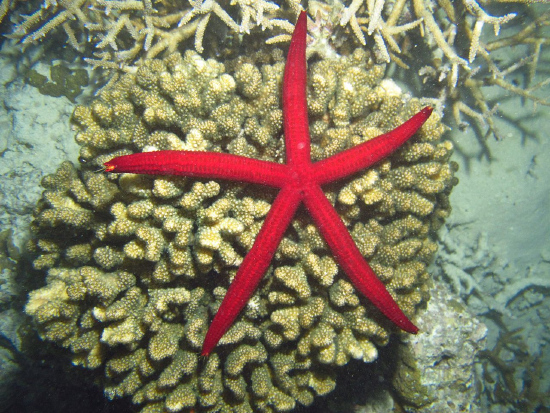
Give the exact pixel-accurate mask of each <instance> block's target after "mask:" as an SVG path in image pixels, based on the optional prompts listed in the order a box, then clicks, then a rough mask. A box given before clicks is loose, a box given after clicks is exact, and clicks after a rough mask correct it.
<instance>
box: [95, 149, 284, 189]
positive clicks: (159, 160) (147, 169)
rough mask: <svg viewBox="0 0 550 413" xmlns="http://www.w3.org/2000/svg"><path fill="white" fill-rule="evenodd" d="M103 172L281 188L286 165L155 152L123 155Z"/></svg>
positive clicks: (212, 155) (204, 154) (210, 154)
mask: <svg viewBox="0 0 550 413" xmlns="http://www.w3.org/2000/svg"><path fill="white" fill-rule="evenodd" d="M104 165H105V171H106V172H116V173H122V172H128V173H139V174H147V175H181V176H194V177H198V178H210V179H228V180H235V181H240V182H248V183H255V184H262V185H268V186H273V187H277V188H281V187H282V186H283V185H284V184H285V183H286V182H287V181H288V173H289V172H288V171H289V170H288V166H286V165H284V164H279V163H275V162H268V161H260V160H258V159H252V158H246V157H244V156H238V155H232V154H227V153H217V152H191V151H155V152H141V153H134V154H132V155H123V156H118V157H116V158H113V159H111V160H110V161H108V162H105V164H104Z"/></svg>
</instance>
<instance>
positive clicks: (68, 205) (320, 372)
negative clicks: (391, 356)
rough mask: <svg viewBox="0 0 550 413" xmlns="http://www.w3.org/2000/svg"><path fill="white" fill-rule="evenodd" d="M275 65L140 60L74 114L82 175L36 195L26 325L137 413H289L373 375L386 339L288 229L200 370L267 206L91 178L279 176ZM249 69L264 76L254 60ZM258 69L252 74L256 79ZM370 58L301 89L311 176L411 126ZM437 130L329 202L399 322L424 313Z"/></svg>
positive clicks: (221, 185) (176, 186) (439, 218)
mask: <svg viewBox="0 0 550 413" xmlns="http://www.w3.org/2000/svg"><path fill="white" fill-rule="evenodd" d="M280 56H281V54H280V52H273V53H272V54H271V55H270V56H269V55H266V54H262V53H259V54H257V55H256V56H254V57H249V58H239V59H237V60H235V61H233V62H230V63H228V64H227V67H226V66H225V65H223V64H221V63H219V62H217V61H215V60H212V59H209V60H205V59H203V58H202V57H200V56H199V55H198V54H197V53H195V52H192V51H187V52H186V53H185V55H184V56H181V55H179V54H172V55H170V56H169V57H168V58H166V59H164V60H163V61H161V60H147V61H146V62H145V63H144V64H143V65H142V66H140V67H139V69H138V70H137V71H136V72H135V73H129V74H126V75H125V76H124V77H122V78H121V79H120V80H119V81H118V82H117V83H116V84H114V85H113V87H112V88H111V89H109V90H105V91H103V92H102V93H101V95H100V96H99V98H98V99H96V100H95V101H94V102H93V103H92V104H91V105H90V106H79V107H77V108H76V110H75V112H74V115H73V120H74V123H75V125H76V127H77V129H78V134H77V137H76V139H77V142H79V144H80V145H81V146H82V148H81V153H80V160H81V164H80V168H75V167H74V166H73V165H72V164H71V163H69V162H66V163H64V164H63V165H62V166H61V167H60V168H59V170H58V171H57V172H56V173H55V174H53V175H50V176H47V177H46V178H45V179H44V180H43V186H44V188H45V191H44V194H43V197H42V200H41V201H40V202H39V204H38V205H37V208H36V211H35V220H34V223H33V232H34V240H33V241H32V242H31V249H32V250H33V251H34V252H35V254H36V259H35V261H34V266H35V268H36V269H37V270H41V271H44V272H47V276H46V279H45V285H44V286H43V287H42V288H39V289H37V290H34V291H32V292H31V293H30V297H29V301H28V303H27V306H26V311H27V313H28V314H29V315H31V316H32V318H33V319H34V321H35V322H36V323H37V325H38V328H39V331H40V333H41V335H42V337H43V338H44V339H46V340H50V341H53V342H56V343H58V344H59V345H61V346H63V347H65V348H67V349H68V351H70V352H71V353H72V359H73V362H74V363H75V364H77V365H81V366H84V367H87V368H90V369H97V371H98V374H99V376H103V383H104V386H105V392H106V394H107V396H108V397H109V398H117V397H124V396H131V397H132V400H133V402H134V403H135V404H139V405H141V407H142V409H143V411H144V412H153V411H174V412H175V411H184V410H186V409H187V410H189V409H191V408H193V409H196V410H198V411H211V410H220V411H228V410H229V409H231V411H241V412H247V411H249V412H251V411H289V410H291V409H293V408H294V407H295V406H296V405H297V404H303V405H309V404H311V403H312V401H313V398H314V397H315V396H316V395H323V394H327V393H329V392H330V391H331V390H332V389H333V388H334V385H335V374H336V372H335V369H334V367H335V366H342V365H344V364H346V363H347V362H348V361H349V360H350V359H351V358H354V359H361V360H363V361H365V362H372V361H373V360H375V359H376V358H377V354H378V352H377V346H379V345H384V344H385V343H387V341H388V339H389V334H390V333H391V332H392V331H393V327H392V326H391V325H389V324H388V322H387V320H385V319H384V318H383V317H381V316H380V315H378V314H377V313H376V311H374V309H373V308H372V306H371V305H370V304H369V303H368V302H367V301H366V300H363V299H362V298H360V297H359V296H358V295H357V294H355V292H354V289H353V287H352V286H351V284H349V283H348V282H347V281H346V280H345V277H343V275H342V274H340V273H339V270H338V268H337V266H336V264H335V262H334V260H333V258H332V256H331V255H330V251H329V250H328V249H327V248H326V246H325V244H324V242H323V240H322V238H321V236H320V234H319V233H318V232H317V230H316V228H315V226H314V225H312V223H311V222H310V221H309V219H308V218H307V216H306V215H305V214H304V215H302V214H298V215H297V217H296V218H295V220H294V221H293V223H292V226H291V230H290V231H288V232H287V234H286V236H285V238H284V239H283V241H282V243H281V245H280V247H279V249H278V251H277V253H276V256H275V258H274V261H273V265H272V268H271V269H270V270H269V271H268V274H267V275H266V277H265V278H264V280H263V282H262V284H260V287H259V289H258V291H257V292H256V293H255V295H254V296H253V297H252V299H251V301H250V302H249V304H248V305H247V306H246V307H245V310H244V311H243V313H242V314H241V315H240V316H239V318H238V319H237V322H236V323H235V325H234V326H233V327H232V328H231V329H230V330H229V331H228V332H227V334H226V335H225V336H224V337H223V338H222V340H221V341H220V344H219V346H218V347H216V349H215V351H214V353H213V354H212V355H211V356H210V357H209V358H208V359H204V360H202V359H200V358H199V352H200V348H201V345H202V340H203V338H204V334H205V333H206V330H207V327H208V323H209V320H210V319H211V317H212V315H213V314H214V313H215V312H216V310H217V308H218V306H219V305H220V302H221V299H222V297H223V296H224V294H225V292H226V290H227V286H228V285H229V283H230V281H231V279H232V277H233V276H234V274H235V272H236V268H237V267H238V265H239V264H240V262H241V260H242V257H243V256H244V255H245V254H246V252H247V251H248V250H249V249H250V248H251V246H252V243H253V241H254V238H255V236H256V234H257V233H258V231H259V228H260V226H261V224H262V220H263V218H264V217H265V215H266V213H267V211H268V210H269V205H270V202H272V199H273V195H274V194H272V193H270V192H269V191H268V190H267V191H266V190H265V188H261V189H258V188H255V187H254V186H253V185H242V184H234V183H227V182H215V181H208V180H196V179H190V178H181V177H165V176H163V177H149V176H140V175H131V174H123V175H121V176H107V175H105V174H102V173H101V172H100V171H99V172H98V168H99V167H100V166H101V165H102V164H103V163H104V162H105V161H106V160H108V159H111V158H112V157H114V156H116V155H121V154H126V153H132V152H138V151H151V150H162V149H186V150H208V151H227V152H230V153H234V154H239V155H244V156H250V157H255V158H258V159H268V160H276V161H282V156H283V153H284V151H283V147H282V146H283V145H284V141H283V139H282V113H281V109H280V83H281V80H282V72H283V66H284V65H283V62H282V61H281V57H280ZM256 58H257V59H258V62H256V61H255V59H256ZM260 62H261V64H260ZM383 73H384V70H383V68H382V67H381V66H379V65H376V64H374V62H373V61H372V59H371V57H370V55H369V54H368V53H366V52H365V51H364V50H356V51H355V52H354V53H352V54H351V55H350V56H349V57H346V58H340V59H326V60H321V61H319V62H317V63H315V64H313V65H312V67H311V68H310V75H309V89H308V90H309V92H308V108H309V113H310V127H311V137H312V157H313V159H314V160H319V159H323V158H325V157H327V156H330V155H332V154H333V153H335V152H338V151H340V150H343V149H346V148H348V147H350V146H353V145H356V144H358V143H360V142H363V141H365V140H367V139H370V138H372V137H374V136H377V135H379V134H381V133H384V132H386V131H388V130H390V129H393V128H394V127H396V126H397V125H398V124H400V123H402V122H403V121H404V120H405V119H407V118H408V117H410V116H411V115H412V114H414V113H415V112H416V111H417V110H419V109H420V107H421V105H420V102H419V101H418V100H415V99H410V98H409V97H407V96H406V95H404V94H402V93H401V91H400V89H399V88H398V87H397V85H396V84H395V83H393V82H392V81H390V80H382V76H383ZM444 130H445V127H444V126H443V125H442V124H441V122H440V119H439V116H438V115H437V114H434V115H432V117H431V118H430V119H429V120H428V121H427V122H426V124H425V125H424V127H423V128H422V129H421V130H420V132H419V133H418V134H417V136H416V138H413V140H412V141H411V142H409V143H407V144H406V145H405V146H404V147H403V148H402V149H400V150H399V151H397V152H396V153H395V154H394V155H392V156H391V157H390V158H388V159H386V160H384V161H382V162H380V163H379V164H378V165H377V166H376V167H375V168H372V169H370V170H368V171H364V172H362V173H359V174H357V175H356V176H354V177H353V178H351V179H348V180H345V181H343V182H342V183H341V184H340V185H330V186H329V187H327V188H325V190H326V192H327V194H328V195H329V198H330V199H331V200H332V202H334V203H335V206H336V208H337V210H338V211H339V214H340V216H342V217H343V219H344V221H345V223H346V225H347V226H348V228H350V230H351V233H352V236H353V238H354V239H355V240H356V242H357V244H358V246H359V249H360V250H361V252H362V254H363V255H364V256H365V257H366V258H367V259H368V260H369V262H370V263H371V265H372V267H373V269H374V270H375V272H376V273H377V274H378V275H379V277H380V278H381V279H382V281H383V282H384V283H385V284H386V287H387V288H388V290H389V291H390V292H391V293H392V295H393V296H394V297H395V299H396V301H397V302H398V304H399V305H400V307H401V308H402V309H403V310H404V312H405V313H407V314H408V315H409V316H412V315H413V314H414V313H415V309H416V307H417V306H418V305H420V304H421V303H422V302H425V301H426V299H427V296H428V293H427V288H428V286H427V280H428V279H429V275H428V273H427V269H426V268H427V265H428V263H429V262H430V260H431V258H432V257H433V254H434V252H435V250H436V245H435V243H434V242H433V241H432V240H431V239H430V235H431V234H432V233H433V231H434V230H435V229H437V228H438V227H439V226H440V225H441V223H442V222H443V220H444V219H445V218H446V217H447V216H448V214H449V212H450V206H449V201H448V195H449V192H450V190H451V188H452V187H453V185H454V184H455V183H456V181H455V178H454V177H453V173H454V167H453V165H452V164H451V163H450V162H449V157H450V155H451V152H452V145H451V144H450V143H449V142H446V141H442V140H441V137H442V133H443V132H444Z"/></svg>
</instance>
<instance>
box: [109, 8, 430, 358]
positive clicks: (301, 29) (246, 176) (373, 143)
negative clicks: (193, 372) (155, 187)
mask: <svg viewBox="0 0 550 413" xmlns="http://www.w3.org/2000/svg"><path fill="white" fill-rule="evenodd" d="M306 35H307V16H306V13H305V12H304V11H303V12H301V14H300V16H299V18H298V21H297V23H296V27H295V30H294V33H293V35H292V40H291V43H290V48H289V51H288V58H287V62H286V66H285V72H284V78H283V121H284V138H285V148H286V164H279V163H275V162H269V161H260V160H255V159H251V158H247V157H244V156H238V155H232V154H224V153H210V152H190V151H155V152H144V153H136V154H132V155H124V156H119V157H116V158H114V159H112V160H110V161H108V162H105V164H104V165H105V171H106V172H113V173H135V174H149V175H180V176H189V177H198V178H211V179H224V180H234V181H239V182H246V183H252V184H261V185H267V186H272V187H276V188H279V189H280V191H279V193H278V195H277V197H276V199H275V201H274V202H273V205H272V206H271V208H270V210H269V213H268V214H267V217H266V219H265V221H264V223H263V226H262V228H261V230H260V232H259V233H258V235H257V237H256V240H255V242H254V244H253V246H252V249H251V250H250V251H249V253H248V254H247V255H246V257H245V258H244V260H243V262H242V264H241V265H240V267H239V270H238V271H237V274H236V276H235V278H234V280H233V282H232V283H231V285H230V287H229V289H228V291H227V293H226V295H225V298H224V299H223V301H222V303H221V306H220V307H219V309H218V312H217V313H216V315H215V317H214V319H213V321H212V323H211V325H210V328H209V329H208V332H207V334H206V337H205V339H204V342H203V346H202V355H209V354H210V353H211V352H212V350H213V349H214V347H215V346H216V345H217V343H218V341H219V340H220V339H221V337H222V336H223V335H224V334H225V333H226V332H227V330H228V329H229V327H231V325H232V324H233V322H234V321H235V319H236V318H237V316H238V315H239V313H240V312H241V310H242V309H243V308H244V307H245V305H246V304H247V302H248V301H249V299H250V297H251V296H252V294H253V293H254V291H255V290H256V288H257V287H258V284H259V283H260V281H261V279H262V277H263V275H264V274H265V272H266V271H267V268H268V266H269V265H270V262H271V260H272V258H273V256H274V254H275V251H276V250H277V247H278V246H279V243H280V241H281V239H282V237H283V235H284V234H285V231H286V230H287V228H288V226H289V225H290V223H291V221H292V219H293V217H294V215H295V213H296V210H297V209H298V207H299V205H300V204H301V203H303V204H304V205H305V207H306V209H307V211H308V212H309V214H310V215H311V217H312V219H313V221H314V222H315V224H316V225H317V227H318V229H319V231H320V233H321V234H322V235H323V238H324V240H325V242H326V244H327V245H328V247H329V248H330V250H331V251H332V253H333V254H334V257H335V258H336V261H337V262H338V264H339V265H340V266H341V268H342V269H343V271H344V272H345V273H346V274H347V276H348V277H349V279H350V280H351V282H352V283H353V285H354V286H355V288H356V289H357V290H359V291H360V292H361V293H362V294H363V295H364V296H365V297H367V298H368V299H369V300H370V301H371V302H372V303H373V304H374V305H375V306H376V307H377V308H378V309H379V310H380V311H381V312H382V313H383V314H384V315H385V316H386V317H387V318H388V319H390V320H391V321H392V322H393V323H394V324H395V325H396V326H398V327H399V328H400V329H402V330H404V331H406V332H409V333H417V332H418V328H417V327H416V326H415V325H414V324H413V323H412V322H411V321H410V320H409V319H408V317H407V316H406V315H405V314H404V313H403V311H402V310H401V309H400V308H399V306H398V305H397V303H396V302H395V300H394V299H393V298H392V296H391V295H390V294H389V292H388V291H387V289H386V288H385V286H384V283H382V282H381V281H380V280H379V278H378V277H377V276H376V274H375V273H374V271H373V270H372V268H371V267H370V266H369V264H368V263H367V262H366V261H365V259H364V258H363V256H362V255H361V253H360V251H359V249H358V248H357V246H356V245H355V242H354V241H353V239H352V237H351V235H350V233H349V231H348V229H347V228H346V226H345V224H344V223H343V221H342V219H341V218H340V217H339V215H338V213H337V212H336V210H335V209H334V207H333V206H332V204H331V203H330V201H329V200H328V198H327V197H326V196H325V194H324V193H323V191H322V190H321V185H324V184H329V183H332V182H334V181H338V180H340V179H343V178H346V177H349V176H350V175H353V174H355V173H357V172H358V171H361V170H363V169H366V168H369V167H371V166H372V165H374V164H376V163H377V162H379V161H381V160H382V159H384V158H385V157H387V156H388V155H390V154H391V153H393V152H394V151H396V150H397V149H398V148H399V147H401V146H402V145H403V144H404V143H405V142H406V141H407V140H409V139H410V138H411V137H412V136H413V135H414V134H415V133H416V132H417V131H418V129H420V127H421V126H422V125H423V124H424V123H425V122H426V120H427V119H428V118H429V116H430V114H431V113H432V108H430V107H426V108H424V109H422V110H421V111H420V112H418V113H417V114H416V115H414V116H413V117H412V118H410V119H409V120H408V121H406V122H405V123H403V124H402V125H400V126H399V127H397V128H395V129H394V130H392V131H390V132H388V133H386V134H383V135H380V136H378V137H376V138H374V139H371V140H368V141H366V142H364V143H362V144H359V145H357V146H355V147H353V148H351V149H348V150H345V151H343V152H340V153H338V154H336V155H333V156H331V157H328V158H326V159H324V160H322V161H318V162H315V163H312V161H311V144H310V134H309V120H308V112H307V100H306V81H307V78H306V77H307V75H306V72H307V71H306V57H305V56H306V54H305V51H306Z"/></svg>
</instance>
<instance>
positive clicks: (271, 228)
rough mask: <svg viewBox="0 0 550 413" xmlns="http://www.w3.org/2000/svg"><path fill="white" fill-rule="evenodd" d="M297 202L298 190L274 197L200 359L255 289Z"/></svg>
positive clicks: (226, 297) (299, 196) (290, 190)
mask: <svg viewBox="0 0 550 413" xmlns="http://www.w3.org/2000/svg"><path fill="white" fill-rule="evenodd" d="M300 201H301V194H300V191H298V190H297V189H296V188H294V187H291V186H286V187H284V188H283V189H282V190H281V192H279V194H278V195H277V198H275V202H274V203H273V205H272V206H271V208H270V210H269V213H268V214H267V217H266V218H265V221H264V224H263V225H262V228H261V229H260V232H259V233H258V235H257V236H256V240H255V241H254V245H253V246H252V249H251V250H250V251H249V252H248V254H247V255H246V257H245V258H244V260H243V262H242V264H241V266H240V267H239V270H238V271H237V274H236V275H235V279H234V280H233V282H232V283H231V285H230V286H229V289H228V290H227V293H226V294H225V297H224V299H223V301H222V304H221V305H220V308H219V310H218V312H217V313H216V315H215V316H214V320H213V321H212V324H211V325H210V328H209V329H208V332H207V333H206V337H205V338H204V342H203V345H202V352H201V354H202V355H203V356H208V355H209V354H210V353H211V352H212V350H213V349H214V347H216V344H218V341H219V340H220V338H222V336H223V335H224V334H225V333H226V331H227V330H228V329H229V327H230V326H231V324H233V321H235V318H237V316H238V315H239V313H240V312H241V310H242V309H243V308H244V306H245V305H246V303H247V302H248V300H249V299H250V297H251V296H252V294H253V293H254V291H255V290H256V287H257V286H258V284H259V283H260V280H261V279H262V276H263V275H264V274H265V272H266V271H267V268H268V267H269V264H270V262H271V259H272V258H273V255H274V254H275V251H276V250H277V247H278V246H279V243H280V242H281V239H282V237H283V235H284V233H285V231H286V229H287V227H288V225H289V224H290V222H291V221H292V217H293V216H294V213H295V212H296V209H297V208H298V205H300Z"/></svg>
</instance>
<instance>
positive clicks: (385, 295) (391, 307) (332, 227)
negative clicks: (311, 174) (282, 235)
mask: <svg viewBox="0 0 550 413" xmlns="http://www.w3.org/2000/svg"><path fill="white" fill-rule="evenodd" d="M304 204H305V206H306V208H307V210H308V211H309V213H310V214H311V216H312V218H313V220H314V221H315V223H316V224H317V227H318V228H319V231H320V232H321V234H322V235H323V238H324V239H325V241H326V243H327V245H328V246H329V248H330V250H331V251H332V253H333V254H334V257H335V258H336V261H337V262H338V264H339V265H340V267H342V269H343V270H344V272H345V273H346V274H347V276H348V277H349V279H350V280H351V282H352V283H353V285H354V286H355V288H357V289H358V290H359V291H360V292H361V293H362V294H363V295H364V296H365V297H367V298H368V299H369V300H370V301H371V302H372V303H373V304H374V305H375V306H376V308H378V309H379V310H380V311H381V312H382V313H383V314H384V315H385V316H386V317H388V318H389V319H390V321H392V322H393V323H394V324H395V325H397V326H398V327H399V328H401V329H402V330H404V331H407V332H409V333H414V334H416V333H417V332H418V328H417V327H416V326H415V325H414V324H413V323H412V322H411V321H410V320H409V319H408V318H407V316H406V315H405V314H404V313H403V311H401V309H400V308H399V306H398V305H397V303H396V302H395V300H394V299H393V298H392V296H391V295H390V293H389V292H388V291H387V290H386V287H385V286H384V284H383V283H382V281H380V280H379V279H378V277H377V276H376V274H375V273H374V271H373V270H372V268H371V267H370V266H369V265H368V264H367V262H366V261H365V259H364V258H363V256H362V255H361V252H360V251H359V249H358V248H357V246H356V245H355V242H354V241H353V238H351V235H350V234H349V231H348V229H347V228H346V226H345V225H344V223H343V222H342V220H341V219H340V217H339V216H338V213H337V212H336V210H335V209H334V207H333V206H332V205H331V204H330V202H329V200H328V199H327V197H326V196H325V194H324V193H323V191H322V190H321V187H319V186H318V185H310V186H309V187H308V188H307V189H306V190H305V191H304Z"/></svg>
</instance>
